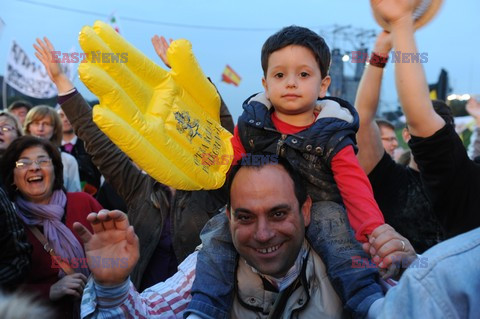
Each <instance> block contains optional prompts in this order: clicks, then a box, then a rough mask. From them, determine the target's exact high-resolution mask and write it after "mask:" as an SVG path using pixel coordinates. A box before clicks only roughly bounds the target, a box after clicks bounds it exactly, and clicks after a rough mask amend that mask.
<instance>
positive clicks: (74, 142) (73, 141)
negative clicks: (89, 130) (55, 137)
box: [62, 135, 78, 145]
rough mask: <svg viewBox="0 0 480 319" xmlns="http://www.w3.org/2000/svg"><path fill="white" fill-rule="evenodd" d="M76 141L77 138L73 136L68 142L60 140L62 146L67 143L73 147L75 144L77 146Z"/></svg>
mask: <svg viewBox="0 0 480 319" xmlns="http://www.w3.org/2000/svg"><path fill="white" fill-rule="evenodd" d="M77 140H78V136H76V135H75V136H74V137H73V138H72V139H71V140H70V141H68V142H67V141H65V140H62V145H65V144H67V143H70V144H72V145H75V144H77Z"/></svg>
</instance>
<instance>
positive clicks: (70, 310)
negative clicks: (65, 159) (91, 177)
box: [0, 136, 101, 318]
mask: <svg viewBox="0 0 480 319" xmlns="http://www.w3.org/2000/svg"><path fill="white" fill-rule="evenodd" d="M0 174H1V176H2V177H3V184H4V187H5V189H6V191H7V193H8V196H9V198H10V200H11V201H13V202H14V203H15V206H16V213H17V215H18V216H19V217H20V219H21V220H22V222H23V224H24V226H25V229H26V233H27V237H28V240H29V242H30V243H31V244H32V246H33V251H32V262H31V267H30V271H29V272H28V273H27V274H26V276H25V281H24V288H25V290H27V291H29V292H37V293H39V294H40V295H41V296H43V297H44V298H45V299H49V300H50V301H51V304H52V306H54V307H55V308H56V309H57V311H59V315H61V317H62V318H72V317H77V316H78V313H79V312H78V310H79V308H78V306H79V303H78V301H79V300H80V298H81V296H82V292H83V288H84V286H85V282H86V280H87V276H88V274H89V271H88V267H87V265H86V260H85V254H84V251H83V247H82V245H81V244H80V239H79V238H78V237H76V235H75V234H74V233H73V232H72V229H73V223H74V222H76V221H78V222H80V223H82V224H84V225H86V226H87V227H88V226H89V224H90V223H88V222H87V215H88V214H89V213H90V212H98V211H99V210H100V209H101V206H100V204H98V202H97V201H96V200H95V199H94V198H93V197H91V196H90V195H88V194H87V193H83V192H79V193H68V192H66V191H65V190H64V188H63V165H62V160H61V157H60V153H59V151H58V149H57V148H56V147H55V146H53V145H52V144H51V143H50V142H49V141H48V140H46V139H40V138H36V137H33V136H23V137H19V138H17V139H16V140H14V141H13V142H12V143H11V144H10V146H9V147H8V148H7V150H6V151H5V153H4V156H3V158H2V161H1V165H0Z"/></svg>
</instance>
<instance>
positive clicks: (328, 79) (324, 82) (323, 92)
mask: <svg viewBox="0 0 480 319" xmlns="http://www.w3.org/2000/svg"><path fill="white" fill-rule="evenodd" d="M331 82H332V78H331V77H330V75H327V76H326V77H324V78H323V79H322V83H321V84H320V93H319V94H318V97H320V98H323V97H325V95H327V91H328V87H329V86H330V83H331Z"/></svg>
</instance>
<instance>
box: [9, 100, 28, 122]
mask: <svg viewBox="0 0 480 319" xmlns="http://www.w3.org/2000/svg"><path fill="white" fill-rule="evenodd" d="M32 107H33V105H32V104H31V103H30V102H28V101H25V100H19V101H15V102H13V103H12V104H10V105H9V106H8V111H9V112H10V113H12V114H14V115H15V116H16V117H17V118H18V120H19V121H20V125H22V127H23V124H24V123H25V118H26V117H27V113H28V111H30V110H31V109H32Z"/></svg>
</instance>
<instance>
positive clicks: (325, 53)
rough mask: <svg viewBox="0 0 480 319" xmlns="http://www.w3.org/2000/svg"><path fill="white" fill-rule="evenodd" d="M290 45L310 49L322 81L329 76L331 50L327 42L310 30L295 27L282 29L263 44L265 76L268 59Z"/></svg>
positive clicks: (262, 56)
mask: <svg viewBox="0 0 480 319" xmlns="http://www.w3.org/2000/svg"><path fill="white" fill-rule="evenodd" d="M289 45H298V46H302V47H304V48H307V49H310V51H312V53H313V55H314V56H315V60H316V61H317V63H318V66H319V67H320V72H321V73H322V79H323V78H324V77H326V76H327V75H328V69H329V68H330V48H329V47H328V45H327V44H326V43H325V40H324V39H323V38H322V37H321V36H319V35H318V34H317V33H315V32H313V31H312V30H310V29H307V28H304V27H298V26H295V25H292V26H289V27H285V28H283V29H281V30H280V31H278V32H277V33H275V34H273V35H271V36H270V37H269V38H268V39H267V41H265V43H264V44H263V47H262V55H261V61H262V69H263V74H264V75H266V73H267V69H268V58H269V57H270V55H271V54H272V53H273V52H275V51H278V50H280V49H283V48H284V47H286V46H289Z"/></svg>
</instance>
